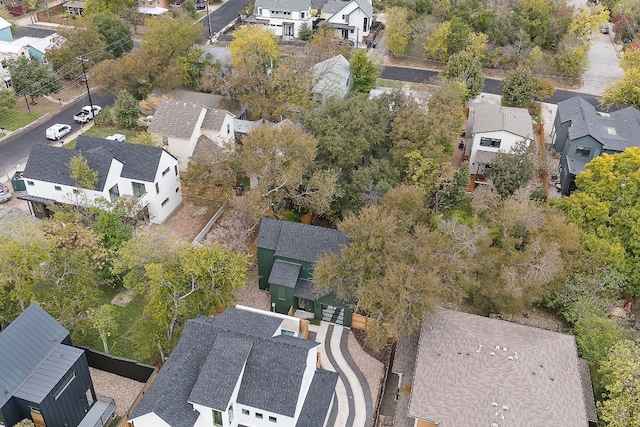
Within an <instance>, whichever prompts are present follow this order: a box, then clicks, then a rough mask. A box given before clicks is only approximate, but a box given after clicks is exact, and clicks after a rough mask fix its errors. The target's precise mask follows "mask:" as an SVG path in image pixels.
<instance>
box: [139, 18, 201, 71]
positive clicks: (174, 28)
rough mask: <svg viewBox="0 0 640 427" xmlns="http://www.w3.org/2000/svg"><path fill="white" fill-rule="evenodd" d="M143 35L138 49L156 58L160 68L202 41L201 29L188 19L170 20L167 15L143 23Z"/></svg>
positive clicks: (148, 19)
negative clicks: (144, 28)
mask: <svg viewBox="0 0 640 427" xmlns="http://www.w3.org/2000/svg"><path fill="white" fill-rule="evenodd" d="M145 27H146V30H145V33H144V35H143V36H142V41H141V43H140V47H141V48H142V49H143V50H144V51H146V52H147V53H149V56H151V57H153V58H156V59H157V61H158V63H159V64H160V66H161V67H167V66H168V65H169V64H170V62H171V61H173V60H176V59H177V58H178V57H180V56H181V55H183V54H185V53H186V52H187V51H188V50H189V49H190V48H191V47H192V46H193V45H194V44H196V43H198V42H200V41H202V27H200V26H199V25H193V21H191V20H190V19H188V18H172V17H171V16H170V15H168V14H164V15H161V16H153V17H150V18H147V20H146V21H145Z"/></svg>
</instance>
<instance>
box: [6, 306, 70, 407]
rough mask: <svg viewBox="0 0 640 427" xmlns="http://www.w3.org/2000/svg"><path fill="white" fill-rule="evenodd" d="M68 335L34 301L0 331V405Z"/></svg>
mask: <svg viewBox="0 0 640 427" xmlns="http://www.w3.org/2000/svg"><path fill="white" fill-rule="evenodd" d="M68 337H69V332H68V331H67V330H66V329H65V328H63V327H62V325H60V324H59V323H58V322H56V320H55V319H54V318H53V317H51V316H50V315H49V314H48V313H47V312H46V311H44V310H43V309H42V308H40V306H39V305H38V304H36V303H32V304H31V305H30V306H29V307H28V308H27V309H26V310H25V311H24V312H23V313H22V314H20V316H18V318H17V319H15V320H14V321H13V322H11V324H10V325H9V326H8V327H7V328H6V329H5V330H3V331H2V332H0V408H1V407H2V406H4V404H5V403H6V402H7V401H8V400H9V399H10V398H11V396H12V395H13V393H15V392H16V391H17V389H18V387H19V386H20V385H21V384H22V383H23V382H24V381H25V380H27V379H28V378H29V376H30V375H31V374H32V373H33V372H34V370H35V369H36V368H37V367H38V366H39V365H40V364H41V363H42V362H43V361H44V360H45V359H47V356H48V355H49V354H50V353H51V352H52V350H54V349H55V348H57V347H59V344H60V343H62V342H63V341H65V340H67V339H68ZM54 385H55V384H54Z"/></svg>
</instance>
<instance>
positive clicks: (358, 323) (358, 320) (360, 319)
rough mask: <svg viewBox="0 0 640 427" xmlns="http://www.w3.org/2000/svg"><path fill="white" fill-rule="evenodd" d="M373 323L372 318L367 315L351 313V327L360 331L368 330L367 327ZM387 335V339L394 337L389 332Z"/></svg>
mask: <svg viewBox="0 0 640 427" xmlns="http://www.w3.org/2000/svg"><path fill="white" fill-rule="evenodd" d="M372 324H373V319H372V318H370V317H367V316H363V315H361V314H357V313H353V314H352V315H351V328H353V329H358V330H361V331H368V330H369V327H370V326H371V325H372ZM387 337H388V338H389V339H395V335H393V334H392V333H391V332H389V333H388V335H387Z"/></svg>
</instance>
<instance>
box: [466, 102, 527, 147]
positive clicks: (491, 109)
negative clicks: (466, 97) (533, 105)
mask: <svg viewBox="0 0 640 427" xmlns="http://www.w3.org/2000/svg"><path fill="white" fill-rule="evenodd" d="M469 120H470V121H471V124H470V125H469V127H470V129H471V131H472V132H473V133H484V132H496V131H501V130H504V131H507V132H511V133H512V134H514V135H518V136H521V137H523V138H527V139H529V140H533V138H534V136H533V125H532V119H531V116H530V115H529V111H527V109H525V108H513V107H502V106H500V105H494V104H478V105H476V106H475V107H473V108H471V112H470V115H469Z"/></svg>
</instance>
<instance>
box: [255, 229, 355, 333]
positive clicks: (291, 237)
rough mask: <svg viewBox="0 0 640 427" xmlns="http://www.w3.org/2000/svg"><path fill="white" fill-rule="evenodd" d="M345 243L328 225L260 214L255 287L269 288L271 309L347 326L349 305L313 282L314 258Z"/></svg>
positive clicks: (349, 313)
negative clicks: (261, 216) (310, 315)
mask: <svg viewBox="0 0 640 427" xmlns="http://www.w3.org/2000/svg"><path fill="white" fill-rule="evenodd" d="M348 243H349V241H348V239H347V236H346V235H345V234H344V233H342V232H341V231H338V230H334V229H332V228H325V227H317V226H314V225H306V224H300V223H297V222H290V221H280V220H275V219H270V218H262V223H261V224H260V231H259V232H258V240H257V241H256V246H257V248H258V274H259V276H260V279H259V281H258V287H259V288H260V289H265V290H269V293H270V294H271V307H272V309H273V310H274V311H275V312H277V313H288V312H289V311H291V310H292V309H293V310H294V311H295V310H302V311H306V312H308V313H310V314H311V313H312V314H313V317H314V318H315V319H322V320H325V321H329V322H333V323H338V324H340V325H344V326H351V317H352V314H353V309H352V308H351V306H350V305H349V304H348V303H347V302H345V301H342V300H340V299H338V298H337V297H336V296H335V293H334V292H332V291H325V292H319V291H318V290H317V289H316V288H315V286H314V284H313V265H314V263H315V262H316V260H317V259H318V258H320V256H322V255H323V254H325V253H339V252H340V248H341V247H342V246H344V245H347V244H348Z"/></svg>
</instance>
